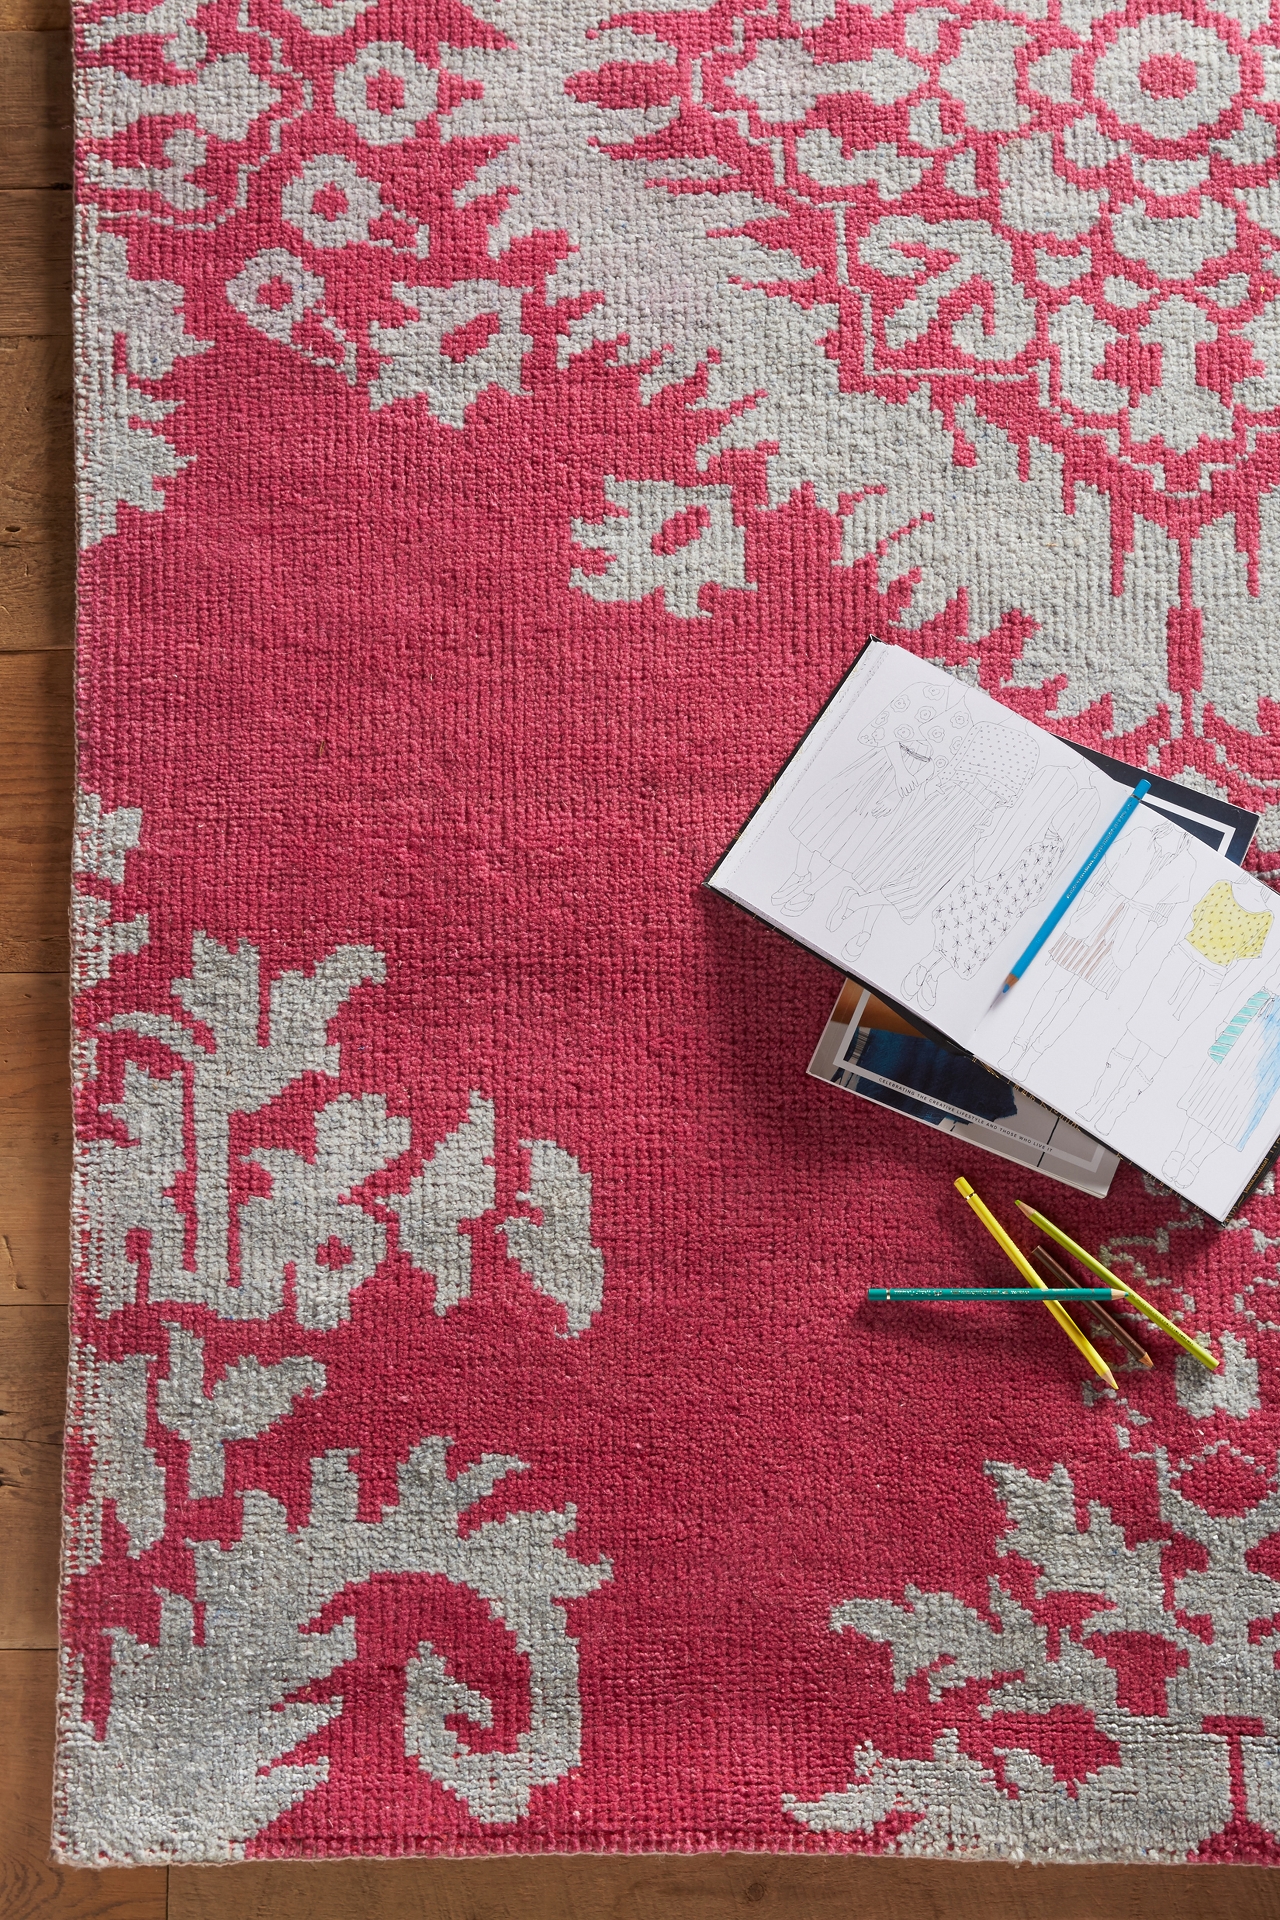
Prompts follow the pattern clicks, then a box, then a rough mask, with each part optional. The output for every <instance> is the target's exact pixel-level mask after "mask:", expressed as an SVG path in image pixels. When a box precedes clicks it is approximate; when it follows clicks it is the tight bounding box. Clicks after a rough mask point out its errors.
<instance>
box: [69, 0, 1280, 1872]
mask: <svg viewBox="0 0 1280 1920" xmlns="http://www.w3.org/2000/svg"><path fill="white" fill-rule="evenodd" d="M76 33H77V49H78V56H77V57H78V128H79V162H78V165H79V174H78V215H77V217H78V241H77V249H78V250H77V279H76V288H77V291H76V318H77V378H78V418H79V444H78V462H79V507H80V533H81V540H82V545H83V551H82V557H81V564H80V654H79V698H80V705H79V739H80V759H79V773H80V789H81V790H80V796H79V803H78V820H77V833H76V843H75V844H76V857H75V869H76V871H75V880H74V922H75V930H76V938H75V964H74V989H75V1007H76V1033H75V1042H74V1068H75V1094H76V1126H77V1135H76V1175H75V1180H76V1184H75V1204H74V1257H75V1283H74V1299H73V1308H72V1314H73V1331H74V1343H73V1359H72V1366H71V1378H70V1411H69V1430H68V1446H67V1470H66V1485H65V1499H66V1510H65V1546H64V1560H63V1579H62V1616H61V1618H62V1636H63V1655H62V1660H63V1668H62V1692H61V1702H60V1729H59V1747H58V1762H57V1782H56V1814H55V1835H54V1841H55V1850H56V1851H57V1853H58V1854H59V1855H60V1856H61V1857H62V1858H64V1859H66V1860H68V1861H72V1862H81V1863H90V1864H95V1863H96V1864H105V1863H109V1862H128V1861H219V1860H230V1859H239V1858H242V1857H245V1858H248V1857H276V1858H295V1857H298V1858H300V1857H304V1856H325V1855H341V1854H390V1855H394V1854H403V1853H415V1852H417V1853H442V1854H477V1853H484V1852H539V1851H576V1850H627V1849H629V1850H635V1851H641V1850H653V1849H666V1850H682V1849H719V1848H741V1849H761V1850H772V1851H785V1850H800V1851H810V1852H816V1851H832V1852H867V1853H898V1854H919V1855H948V1854H950V1855H971V1856H988V1857H1005V1858H1010V1859H1030V1860H1062V1861H1100V1860H1162V1861H1181V1860H1237V1861H1243V1860H1249V1861H1272V1860H1277V1859H1280V1749H1278V1746H1277V1736H1278V1735H1280V1675H1278V1674H1277V1648H1278V1647H1280V1638H1278V1637H1277V1635H1278V1633H1280V1481H1278V1478H1277V1448H1278V1446H1280V1421H1278V1418H1277V1406H1278V1404H1280V1403H1278V1400H1277V1365H1278V1363H1280V1205H1278V1204H1277V1200H1276V1198H1275V1195H1274V1190H1273V1186H1272V1184H1271V1182H1270V1181H1269V1180H1268V1182H1267V1183H1265V1185H1264V1188H1263V1190H1262V1191H1261V1192H1260V1193H1258V1194H1257V1195H1255V1196H1254V1197H1253V1198H1252V1199H1250V1200H1249V1201H1248V1202H1247V1204H1246V1206H1245V1209H1244V1212H1243V1215H1242V1216H1241V1217H1238V1218H1237V1219H1235V1220H1233V1221H1232V1222H1231V1224H1230V1226H1229V1227H1228V1228H1226V1229H1225V1230H1220V1229H1218V1228H1216V1227H1215V1226H1214V1225H1213V1224H1212V1223H1210V1222H1206V1221H1204V1220H1203V1219H1201V1218H1200V1217H1199V1216H1197V1215H1196V1214H1195V1213H1194V1212H1192V1211H1191V1210H1190V1209H1189V1208H1188V1207H1187V1206H1185V1205H1184V1204H1182V1203H1180V1202H1179V1201H1178V1200H1177V1199H1176V1198H1175V1197H1173V1196H1172V1195H1171V1194H1170V1193H1168V1192H1167V1191H1166V1190H1165V1189H1164V1188H1162V1187H1160V1186H1159V1185H1158V1184H1157V1183H1156V1182H1155V1181H1153V1180H1150V1179H1144V1178H1141V1177H1139V1176H1138V1175H1137V1174H1136V1173H1134V1172H1133V1171H1132V1170H1131V1169H1128V1168H1125V1169H1123V1170H1122V1171H1121V1173H1120V1175H1119V1177H1118V1178H1117V1180H1116V1182H1115V1185H1114V1188H1113V1190H1112V1194H1111V1197H1110V1198H1109V1199H1108V1200H1107V1201H1105V1202H1100V1201H1096V1200H1092V1199H1086V1198H1084V1197H1083V1196H1081V1195H1078V1194H1074V1193H1070V1192H1067V1191H1066V1190H1064V1189H1063V1188H1060V1187H1054V1186H1051V1185H1050V1184H1049V1183H1048V1182H1047V1181H1045V1180H1043V1179H1041V1178H1039V1177H1038V1176H1035V1175H1027V1174H1023V1173H1015V1171H1014V1169H1012V1168H1011V1167H1008V1166H1006V1165H1005V1164H1004V1163H1002V1162H999V1161H996V1160H993V1159H988V1158H986V1157H984V1156H981V1155H978V1154H975V1153H972V1152H971V1153H969V1154H968V1155H967V1156H965V1155H964V1154H963V1153H962V1152H961V1151H960V1150H959V1149H957V1148H956V1147H955V1146H954V1145H953V1144H952V1143H949V1142H947V1141H945V1140H943V1139H941V1138H930V1137H929V1136H928V1135H927V1134H926V1133H924V1132H923V1131H922V1129H921V1128H920V1127H919V1126H917V1125H915V1124H913V1123H912V1122H911V1121H909V1120H907V1119H899V1118H897V1117H895V1116H892V1115H889V1114H887V1113H885V1112H884V1111H883V1110H880V1109H872V1108H870V1107H868V1106H864V1105H862V1104H861V1103H859V1102H858V1101H856V1100H853V1099H850V1098H848V1097H846V1096H845V1095H844V1094H843V1093H840V1092H838V1091H836V1090H834V1089H831V1088H828V1087H822V1086H819V1085H817V1084H816V1083H815V1082H814V1081H812V1080H807V1079H806V1077H805V1067H806V1064H807V1061H808V1058H809V1055H810V1053H811V1052H812V1049H813V1047H814V1044H815V1042H816V1039H817V1036H818V1034H819V1033H820V1031H821V1029H822V1026H823V1024H824V1022H825V1020H826V1017H827V1015H828V1013H829V1011H830V1008H831V1004H832V1001H833V999H834V996H835V993H836V990H837V986H838V980H837V977H836V976H835V975H834V974H833V973H832V972H831V971H830V970H829V969H828V968H827V967H825V966H824V965H823V964H821V963H820V962H818V961H817V960H815V959H814V958H812V957H811V956H809V955H807V954H805V953H803V952H801V951H800V950H799V949H798V948H796V947H795V946H793V945H791V944H789V943H788V942H787V941H786V940H785V939H783V938H782V937H781V936H779V935H777V934H775V933H773V932H771V931H770V930H768V929H767V928H765V927H764V926H762V925H760V924H758V923H756V922H755V921H753V920H751V919H750V918H748V916H747V915H745V914H743V913H741V912H739V911H738V910H736V909H735V908H734V907H732V906H730V905H729V904H728V903H726V902H725V901H724V900H722V899H719V898H716V897H713V896H712V895H710V894H709V893H708V892H706V891H705V890H704V889H703V887H702V884H701V883H702V880H703V877H704V875H705V874H706V873H707V872H708V870H709V869H710V867H711V866H712V864H713V863H714V861H715V859H716V857H717V855H718V854H719V853H720V852H721V851H722V850H723V848H724V847H725V846H726V844H727V843H728V841H729V840H730V839H731V837H732V835H733V834H734V832H735V831H736V829H737V828H738V826H739V825H740V824H741V822H742V821H743V819H744V818H745V817H746V815H747V813H748V812H749V810H750V808H751V807H752V806H753V805H754V804H755V802H756V801H757V800H758V799H759V797H760V796H761V794H762V792H763V791H764V789H765V788H766V786H767V785H768V782H769V780H770V778H771V777H772V775H773V773H774V772H775V771H776V770H777V768H778V767H779V766H780V765H781V764H782V762H783V760H784V759H785V758H786V756H787V754H788V753H789V751H790V750H791V748H792V747H793V745H794V744H795V742H796V741H797V740H798V738H799V737H800V735H801V733H802V732H803V731H804V729H805V727H806V726H807V725H808V723H809V721H810V720H811V718H812V717H813V715H814V714H815V713H816V711H817V710H818V708H819V707H820V705H821V704H822V702H823V700H824V699H825V698H826V696H827V695H828V693H829V692H830V690H831V689H832V687H833V686H834V685H835V684H836V682H837V681H838V679H839V678H840V676H841V674H842V673H843V672H844V671H845V670H846V669H847V667H848V665H849V663H850V662H851V660H852V659H853V657H854V656H855V654H856V652H857V650H858V647H859V646H860V645H861V643H862V641H863V640H864V639H865V638H866V636H867V635H868V634H876V635H878V636H880V637H881V638H883V639H887V640H893V641H896V642H897V643H898V644H900V645H903V646H906V647H908V648H910V649H912V650H913V651H915V652H916V653H918V654H919V655H920V656H921V658H922V659H924V660H928V661H930V662H932V663H935V664H936V665H938V666H941V667H943V668H946V669H949V670H951V671H953V672H955V673H957V674H958V675H959V676H960V677H961V678H962V679H965V680H967V681H969V682H970V683H971V684H974V685H980V686H982V687H983V688H985V689H986V690H987V691H988V692H989V693H991V694H993V695H994V696H995V697H996V698H997V699H999V700H1001V701H1003V702H1005V703H1006V704H1007V705H1008V706H1009V707H1011V708H1013V709H1015V710H1016V711H1017V712H1019V713H1022V714H1025V715H1027V716H1029V717H1030V718H1032V719H1033V720H1036V721H1039V722H1042V723H1043V724H1045V725H1046V726H1048V727H1050V728H1051V729H1053V730H1054V731H1055V732H1058V733H1061V734H1064V735H1066V736H1068V737H1070V738H1071V739H1074V740H1077V741H1080V742H1083V743H1086V744H1089V745H1093V746H1105V747H1106V748H1107V750H1108V751H1110V752H1112V753H1115V754H1117V755H1119V756H1121V757H1123V758H1125V759H1127V760H1129V761H1131V762H1133V763H1135V764H1137V765H1139V766H1142V767H1144V768H1148V769H1158V770H1159V771H1160V772H1162V773H1165V774H1168V775H1171V776H1174V777H1176V778H1178V779H1181V780H1184V781H1186V782H1188V783H1189V784H1190V785H1191V786H1193V787H1196V788H1198V789H1199V790H1201V791H1202V792H1208V793H1216V794H1219V795H1222V796H1224V797H1226V798H1228V799H1231V800H1233V801H1236V802H1239V803H1241V804H1244V805H1247V806H1250V807H1253V808H1255V809H1256V810H1258V811H1260V812H1261V813H1262V814H1263V823H1262V827H1261V831H1260V834H1259V837H1258V841H1257V843H1256V847H1255V850H1254V852H1253V853H1252V854H1251V856H1250V864H1251V865H1252V866H1253V867H1254V868H1255V869H1256V870H1257V871H1258V872H1260V873H1261V874H1262V875H1264V876H1266V875H1267V874H1269V873H1272V872H1273V871H1274V870H1276V869H1277V868H1280V806H1277V805H1276V804H1275V803H1276V802H1277V801H1278V800H1280V698H1278V697H1277V695H1278V689H1277V674H1276V660H1277V640H1276V633H1277V616H1278V614H1280V142H1278V139H1277V132H1278V129H1280V5H1277V6H1276V7H1275V8H1274V9H1269V7H1268V3H1267V0H1231V4H1229V5H1227V4H1224V5H1223V6H1222V7H1220V8H1218V9H1213V8H1211V7H1209V6H1208V5H1206V4H1203V3H1202V0H1127V3H1126V4H1123V5H1121V4H1113V0H1026V3H1025V4H1024V5H1021V6H1019V5H1018V4H1017V0H1010V3H1009V5H1008V6H1007V7H1004V8H1001V7H1000V6H999V5H997V4H996V3H995V0H946V3H945V4H938V3H937V0H928V3H927V4H918V3H917V0H871V4H869V5H863V4H849V0H760V3H759V4H756V5H749V4H745V0H688V3H687V4H686V3H685V0H651V4H649V5H647V6H641V7H637V8H636V9H634V10H630V11H628V10H626V9H621V10H619V11H616V12H611V11H610V10H609V7H608V5H607V4H603V3H602V0H470V3H469V4H464V3H463V0H160V3H159V4H156V5H151V6H149V7H147V4H146V0H142V9H141V10H139V9H137V8H134V9H129V8H126V7H124V6H123V5H122V0H94V3H92V4H80V5H78V7H77V13H76ZM1271 964H1272V967H1273V969H1274V964H1275V963H1274V962H1272V963H1271ZM1256 984H1257V985H1258V986H1259V987H1262V988H1265V989H1267V990H1268V991H1269V992H1273V993H1274V992H1280V975H1278V976H1276V977H1275V978H1272V977H1271V975H1270V974H1267V973H1266V971H1265V968H1264V969H1263V971H1262V972H1261V973H1260V977H1259V980H1258V982H1257V983H1256ZM959 1173H966V1174H968V1175H969V1176H970V1177H971V1178H972V1179H973V1180H974V1181H975V1183H976V1185H977V1187H978V1189H979V1191H980V1192H981V1193H982V1194H983V1196H984V1197H985V1198H986V1199H987V1200H988V1201H989V1202H990V1203H991V1204H992V1205H993V1206H994V1207H995V1208H996V1209H997V1211H998V1212H999V1213H1000V1214H1001V1216H1002V1217H1004V1218H1006V1219H1008V1218H1014V1217H1016V1216H1014V1215H1013V1213H1012V1201H1013V1199H1014V1197H1015V1196H1024V1197H1025V1198H1027V1199H1028V1200H1029V1201H1031V1202H1032V1203H1033V1204H1036V1205H1039V1206H1040V1207H1042V1208H1044V1209H1046V1210H1047V1211H1048V1212H1049V1213H1050V1214H1051V1215H1052V1216H1053V1217H1054V1218H1055V1219H1058V1220H1061V1221H1062V1223H1063V1224H1064V1225H1065V1226H1066V1227H1067V1228H1068V1229H1069V1230H1070V1231H1072V1232H1073V1233H1075V1234H1076V1235H1078V1237H1079V1238H1081V1239H1082V1240H1084V1241H1085V1242H1086V1243H1087V1244H1089V1245H1090V1246H1093V1247H1101V1248H1104V1249H1105V1252H1104V1258H1106V1259H1107V1260H1109V1261H1110V1262H1111V1263H1112V1264H1113V1265H1115V1266H1117V1267H1119V1268H1120V1269H1121V1270H1122V1271H1123V1272H1124V1273H1125V1274H1126V1275H1128V1276H1130V1277H1132V1278H1134V1279H1136V1280H1138V1281H1139V1282H1140V1284H1141V1285H1142V1287H1143V1288H1144V1290H1145V1291H1147V1292H1152V1293H1155V1295H1156V1297H1157V1298H1158V1299H1159V1301H1160V1302H1161V1304H1162V1305H1164V1306H1165V1307H1166V1308H1167V1309H1168V1310H1169V1311H1170V1312H1173V1313H1175V1314H1176V1315H1177V1317H1178V1318H1179V1319H1180V1320H1181V1321H1182V1323H1183V1324H1184V1325H1185V1326H1186V1327H1187V1329H1188V1330H1189V1331H1191V1332H1199V1333H1200V1334H1201V1335H1203V1336H1205V1337H1207V1338H1208V1339H1209V1340H1210V1341H1211V1342H1212V1343H1214V1344H1215V1345H1216V1347H1217V1349H1218V1350H1219V1351H1220V1352H1221V1354H1222V1356H1223V1366H1222V1368H1221V1371H1220V1372H1219V1373H1217V1374H1214V1375H1209V1374H1208V1373H1206V1372H1204V1371H1203V1370H1202V1369H1198V1368H1197V1367H1196V1366H1195V1364H1194V1362H1192V1361H1190V1360H1185V1359H1179V1360H1178V1361H1177V1364H1176V1365H1175V1364H1174V1355H1173V1349H1172V1348H1171V1347H1170V1346H1169V1345H1168V1344H1164V1345H1161V1346H1160V1347H1159V1351H1158V1352H1157V1353H1156V1360H1157V1365H1156V1367H1155V1369H1154V1370H1153V1371H1151V1372H1146V1371H1144V1370H1142V1369H1140V1368H1139V1367H1137V1366H1136V1364H1131V1365H1129V1366H1127V1367H1125V1368H1124V1369H1123V1370H1122V1371H1121V1372H1120V1374H1119V1391H1118V1392H1117V1393H1115V1394H1112V1393H1110V1392H1106V1391H1102V1390H1099V1391H1097V1392H1095V1391H1094V1390H1093V1384H1092V1383H1091V1382H1090V1381H1089V1380H1085V1379H1082V1378H1081V1368H1080V1363H1079V1362H1078V1359H1077V1356H1076V1355H1075V1354H1074V1353H1073V1351H1072V1350H1071V1349H1070V1347H1069V1346H1068V1345H1067V1343H1066V1342H1065V1341H1062V1340H1060V1339H1059V1338H1058V1336H1057V1334H1056V1333H1055V1331H1054V1329H1053V1328H1052V1327H1051V1326H1050V1325H1049V1323H1048V1320H1047V1319H1046V1318H1045V1317H1044V1316H1040V1315H1037V1316H1035V1317H1034V1319H1033V1317H1032V1316H1031V1315H1029V1314H1028V1315H1022V1314H1019V1315H1016V1316H1014V1315H1012V1314H1010V1315H1008V1316H1007V1317H1001V1316H1000V1315H999V1314H998V1313H997V1312H996V1311H995V1310H992V1311H991V1312H989V1313H983V1314H982V1315H981V1316H980V1317H979V1316H978V1315H976V1314H975V1315H974V1316H972V1317H971V1318H967V1319H965V1321H964V1324H963V1326H961V1325H960V1323H959V1322H958V1321H957V1320H956V1319H954V1318H951V1319H945V1320H944V1318H943V1317H942V1316H941V1315H940V1314H939V1315H936V1316H928V1317H925V1316H923V1315H917V1316H914V1317H913V1316H910V1315H907V1314H905V1313H904V1314H903V1315H901V1316H900V1317H898V1318H896V1319H891V1318H889V1317H888V1316H887V1315H881V1316H880V1317H879V1318H878V1319H876V1320H874V1321H873V1320H872V1318H871V1317H870V1316H869V1314H868V1312H867V1310H866V1308H865V1306H864V1305H860V1297H861V1293H862V1290H863V1289H865V1287H866V1285H867V1284H868V1282H872V1283H878V1284H883V1283H885V1282H886V1281H895V1282H899V1283H906V1284H911V1283H916V1284H927V1283H930V1282H932V1281H935V1280H940V1279H944V1278H947V1277H950V1276H952V1275H955V1276H957V1277H965V1278H975V1279H976V1278H980V1277H981V1278H985V1279H986V1280H988V1282H992V1281H994V1282H1004V1281H1006V1280H1007V1278H1008V1275H1007V1273H1005V1272H1004V1271H1003V1270H1002V1269H1001V1268H1000V1266H999V1260H998V1256H997V1255H996V1254H995V1253H994V1251H993V1249H992V1248H991V1246H990V1245H989V1244H988V1243H986V1242H985V1240H984V1237H983V1235H982V1232H981V1228H980V1226H979V1224H978V1223H977V1221H976V1220H975V1219H974V1218H973V1216H972V1215H971V1214H970V1213H969V1212H968V1210H967V1209H966V1208H965V1207H964V1206H963V1205H962V1204H961V1203H960V1201H959V1200H958V1199H957V1197H956V1196H955V1194H954V1193H953V1191H952V1188H951V1181H952V1179H953V1178H954V1176H955V1175H957V1174H959ZM1041 1321H1043V1324H1040V1322H1041ZM1156 1338H1157V1336H1155V1335H1153V1341H1154V1340H1155V1339H1156Z"/></svg>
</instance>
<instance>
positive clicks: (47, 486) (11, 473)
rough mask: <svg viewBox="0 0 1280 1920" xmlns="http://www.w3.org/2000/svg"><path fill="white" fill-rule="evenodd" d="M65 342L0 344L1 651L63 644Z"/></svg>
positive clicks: (67, 421)
mask: <svg viewBox="0 0 1280 1920" xmlns="http://www.w3.org/2000/svg"><path fill="white" fill-rule="evenodd" d="M75 549H76V538H75V482H74V469H73V465H72V377H71V341H70V340H69V339H68V338H67V337H65V336H63V337H61V338H53V339H44V338H40V337H18V338H11V339H4V340H0V650H6V651H7V650H10V649H19V650H30V649H34V648H43V647H70V646H71V644H72V640H73V637H74V623H75Z"/></svg>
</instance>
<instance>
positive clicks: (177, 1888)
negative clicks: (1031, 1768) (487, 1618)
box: [169, 1854, 1280, 1920]
mask: <svg viewBox="0 0 1280 1920" xmlns="http://www.w3.org/2000/svg"><path fill="white" fill-rule="evenodd" d="M1278 1910H1280V1880H1278V1879H1277V1876H1276V1875H1275V1874H1273V1873H1272V1872H1270V1871H1269V1870H1268V1869H1267V1868H1265V1867H1194V1868H1192V1867H1009V1866H997V1865H989V1864H982V1863H972V1864H965V1865H952V1864H950V1863H947V1862H942V1861H924V1860H854V1859H831V1858H820V1859H813V1858H795V1857H788V1858H784V1859H778V1858H775V1857H773V1856H771V1855H767V1854H764V1855H760V1854H721V1855H716V1854H702V1855H696V1856H686V1855H677V1856H672V1855H652V1856H647V1857H645V1856H641V1857H636V1856H630V1857H613V1858H596V1857H582V1856H570V1857H565V1856H554V1857H551V1858H546V1859H525V1860H521V1859H501V1860H466V1861H463V1860H438V1861H426V1860H417V1861H345V1860H342V1861H330V1862H327V1863H325V1864H322V1865H317V1866H294V1865H288V1866H277V1865H275V1864H270V1865H267V1864H262V1865H259V1864H253V1865H246V1866H239V1867H221V1868H209V1867H174V1868H171V1869H170V1874H169V1920H372V1916H376V1917H377V1920H602V1916H605V1915H607V1916H608V1920H1121V1916H1123V1920H1275V1916H1276V1913H1277V1911H1278Z"/></svg>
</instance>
